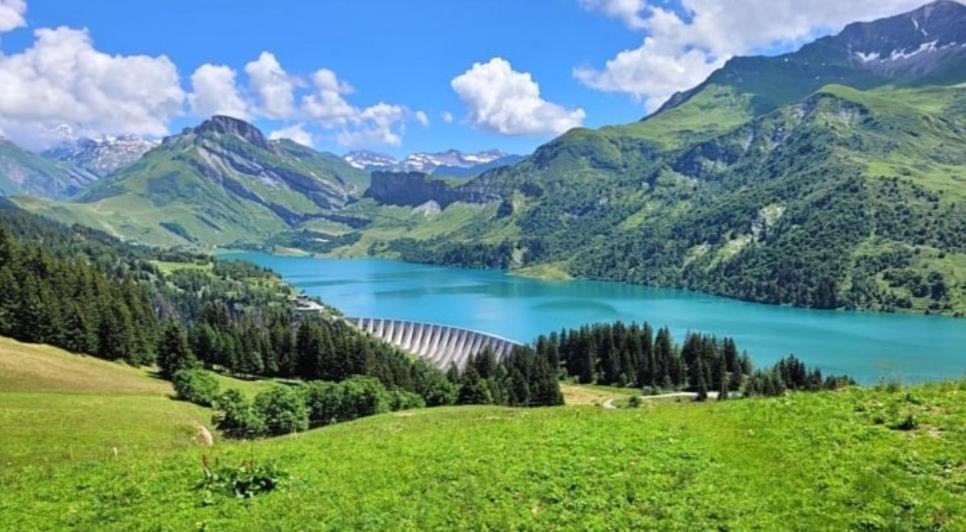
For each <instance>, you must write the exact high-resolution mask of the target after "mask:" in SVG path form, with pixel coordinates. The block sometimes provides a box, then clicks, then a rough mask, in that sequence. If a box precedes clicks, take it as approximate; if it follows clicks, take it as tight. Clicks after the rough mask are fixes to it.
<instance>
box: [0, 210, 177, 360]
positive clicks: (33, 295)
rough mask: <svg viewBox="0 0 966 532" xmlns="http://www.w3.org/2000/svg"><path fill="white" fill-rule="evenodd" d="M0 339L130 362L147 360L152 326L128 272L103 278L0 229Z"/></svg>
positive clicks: (148, 307) (145, 298) (154, 333)
mask: <svg viewBox="0 0 966 532" xmlns="http://www.w3.org/2000/svg"><path fill="white" fill-rule="evenodd" d="M0 294H2V297H0V335H3V336H9V337H11V338H15V339H17V340H21V341H24V342H33V343H47V344H51V345H54V346H57V347H61V348H64V349H67V350H70V351H73V352H76V353H86V354H90V355H94V356H97V357H100V358H105V359H108V360H124V361H126V362H128V363H131V364H148V363H151V362H154V359H155V344H156V342H157V338H158V330H159V329H158V320H157V318H156V314H155V311H154V308H153V306H152V304H151V300H150V297H149V295H148V292H147V291H146V290H144V288H143V287H142V286H141V285H140V284H139V283H138V282H137V281H136V279H135V278H134V277H133V276H132V275H130V274H129V273H124V274H122V275H118V276H115V277H110V276H108V274H106V273H105V272H104V271H102V270H101V269H100V268H98V267H96V266H92V265H91V264H89V263H88V262H87V261H85V260H83V259H70V258H60V257H57V256H55V255H54V254H52V253H51V252H49V251H48V250H47V249H46V247H41V246H40V245H38V244H34V243H27V242H26V241H18V240H17V239H15V238H14V237H13V235H12V234H11V233H10V232H9V231H7V230H6V229H4V228H3V227H0Z"/></svg>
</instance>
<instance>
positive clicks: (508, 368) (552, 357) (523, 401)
mask: <svg viewBox="0 0 966 532" xmlns="http://www.w3.org/2000/svg"><path fill="white" fill-rule="evenodd" d="M558 360H559V358H558V355H557V351H556V349H555V348H553V347H552V346H551V344H550V343H548V342H546V340H545V339H544V340H543V341H542V342H541V341H538V342H537V348H536V349H534V348H531V347H529V346H517V347H514V348H513V350H512V351H511V352H510V353H509V354H508V355H507V356H505V357H504V358H503V359H502V360H500V361H499V362H498V361H497V360H496V357H495V356H494V354H493V352H492V351H490V350H489V349H483V350H482V351H480V352H479V353H477V355H476V356H474V357H471V359H470V360H469V362H468V364H467V367H466V369H465V370H464V371H463V372H462V374H461V373H460V372H459V371H457V370H456V369H455V368H453V369H452V370H451V371H450V373H449V375H448V377H449V379H450V380H451V381H452V382H454V383H456V384H457V385H458V386H459V393H458V397H457V402H458V403H459V404H476V405H482V404H502V405H509V406H553V405H561V404H563V395H562V394H561V392H560V384H559V382H558V370H557V369H556V367H555V366H557V365H558Z"/></svg>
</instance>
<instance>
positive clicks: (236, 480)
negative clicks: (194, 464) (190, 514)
mask: <svg viewBox="0 0 966 532" xmlns="http://www.w3.org/2000/svg"><path fill="white" fill-rule="evenodd" d="M286 477H288V474H287V473H286V472H285V471H282V470H280V469H278V468H277V467H276V466H275V464H261V465H258V464H253V463H251V462H249V463H247V464H242V465H240V466H238V467H228V466H221V467H215V468H212V469H209V468H207V467H206V468H205V476H204V478H203V479H201V482H199V483H198V485H197V486H196V488H197V489H199V490H204V491H205V493H206V498H205V502H206V503H210V502H212V501H211V500H210V499H209V497H208V496H209V495H212V494H215V493H218V494H221V495H225V496H228V497H237V498H239V499H250V498H252V497H254V496H256V495H260V494H263V493H268V492H270V491H274V490H276V489H278V487H279V486H280V485H281V484H282V482H283V480H284V479H285V478H286Z"/></svg>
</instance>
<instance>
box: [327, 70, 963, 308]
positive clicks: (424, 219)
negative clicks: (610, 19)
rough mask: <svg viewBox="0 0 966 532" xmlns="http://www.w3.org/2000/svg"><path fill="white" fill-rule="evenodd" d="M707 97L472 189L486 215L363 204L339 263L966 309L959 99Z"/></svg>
mask: <svg viewBox="0 0 966 532" xmlns="http://www.w3.org/2000/svg"><path fill="white" fill-rule="evenodd" d="M708 90H709V91H710V92H708V91H706V92H703V93H702V94H701V95H697V96H695V97H694V98H692V99H691V100H689V101H688V103H687V105H682V106H680V107H676V108H673V109H670V110H668V111H665V112H663V113H661V114H659V115H657V116H655V117H653V118H651V119H648V120H646V121H644V122H641V123H637V124H631V125H627V126H620V127H611V128H603V129H601V130H596V131H592V130H574V131H571V132H570V133H568V134H566V135H564V136H562V137H560V138H558V139H556V140H554V141H552V142H550V143H548V144H547V145H545V146H542V147H541V148H539V149H538V150H537V151H536V153H534V155H533V156H532V157H531V158H529V159H528V160H526V161H524V162H523V163H520V164H519V165H517V166H515V167H513V168H510V169H502V170H499V171H495V172H491V173H489V174H486V175H484V176H483V177H481V178H480V179H478V180H476V181H474V182H471V183H469V184H467V185H464V186H465V187H475V189H483V190H486V191H487V192H489V193H493V194H498V195H499V196H501V197H502V198H503V200H502V202H499V203H494V204H492V205H491V206H489V207H487V208H477V209H476V211H475V212H471V211H468V210H467V209H466V207H460V209H454V207H455V206H451V207H450V208H448V209H445V210H443V211H442V212H440V213H436V214H433V215H432V216H424V215H421V214H420V215H419V216H417V214H419V213H417V212H416V211H414V210H412V209H410V210H408V211H407V212H406V213H400V214H398V215H396V216H394V218H396V221H395V222H394V223H390V224H384V223H381V221H380V220H382V219H384V218H388V217H389V216H388V215H389V213H390V212H396V211H399V210H400V208H399V207H388V206H386V207H383V208H382V209H381V210H379V209H375V208H372V207H369V209H368V212H359V214H358V216H360V217H363V218H365V217H368V218H369V219H370V220H372V223H371V225H370V226H369V227H367V228H365V229H363V230H362V231H361V232H360V233H359V236H358V237H356V238H355V239H354V240H352V242H353V244H352V246H351V247H346V248H343V249H337V250H335V253H337V254H339V253H346V252H350V253H351V252H359V251H360V250H363V251H366V252H370V253H384V254H388V255H393V256H401V257H403V258H406V259H410V260H417V261H428V262H442V263H451V264H460V265H466V266H487V267H505V268H510V269H513V270H519V271H523V272H524V273H530V274H533V273H539V272H553V274H554V275H555V276H565V275H567V274H569V275H574V276H583V277H592V278H603V279H611V280H620V281H630V282H637V283H646V284H652V285H658V286H675V287H682V288H689V289H696V290H701V291H705V292H711V293H716V294H721V295H727V296H732V297H739V298H742V299H749V300H754V301H760V302H767V303H785V304H788V303H790V304H795V305H799V306H811V307H819V308H862V309H873V310H883V311H917V312H931V313H945V314H951V315H963V314H966V270H964V268H963V266H964V265H966V240H964V239H963V238H962V235H963V234H964V233H966V172H964V170H963V169H964V168H966V156H964V155H963V154H966V89H964V88H962V87H925V88H896V87H883V88H879V89H875V90H871V91H860V90H857V89H853V88H849V87H845V86H841V85H829V86H827V87H824V88H822V89H821V90H819V91H818V92H816V93H814V94H811V95H809V96H808V97H807V98H805V99H804V100H802V101H799V102H796V103H793V104H790V105H786V106H783V107H781V108H778V109H776V110H774V111H771V112H768V113H765V114H763V115H761V116H757V117H754V118H750V115H748V114H747V113H746V107H747V105H746V103H747V102H745V101H744V100H743V99H742V97H740V96H738V95H736V94H735V93H734V92H730V91H728V90H724V89H721V90H717V91H711V89H710V88H709V89H708ZM702 105H703V106H705V107H704V108H702V109H704V110H701V109H699V108H698V107H699V106H702ZM709 116H710V117H713V120H711V122H713V123H714V124H716V126H715V127H710V128H701V127H699V121H700V118H701V117H709ZM350 208H357V207H356V206H352V207H350ZM451 209H453V212H449V211H450V210H451ZM414 223H415V224H416V225H413V224H414ZM343 238H346V237H345V236H343ZM347 249H348V251H346V250H347Z"/></svg>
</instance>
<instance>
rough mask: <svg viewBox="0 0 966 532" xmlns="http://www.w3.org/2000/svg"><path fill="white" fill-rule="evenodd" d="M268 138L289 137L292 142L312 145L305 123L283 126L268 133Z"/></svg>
mask: <svg viewBox="0 0 966 532" xmlns="http://www.w3.org/2000/svg"><path fill="white" fill-rule="evenodd" d="M268 138H270V139H272V140H275V139H289V140H291V141H293V142H297V143H299V144H301V145H303V146H308V147H310V148H311V147H312V134H311V133H309V132H308V131H306V130H305V124H301V123H299V124H292V125H291V126H288V127H283V128H282V129H278V130H275V131H272V132H271V133H269V135H268Z"/></svg>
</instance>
